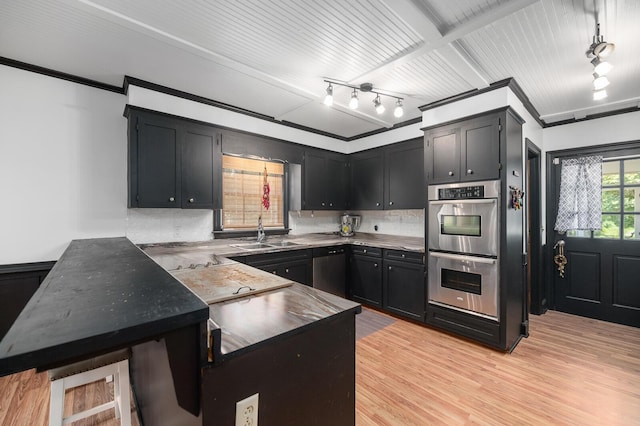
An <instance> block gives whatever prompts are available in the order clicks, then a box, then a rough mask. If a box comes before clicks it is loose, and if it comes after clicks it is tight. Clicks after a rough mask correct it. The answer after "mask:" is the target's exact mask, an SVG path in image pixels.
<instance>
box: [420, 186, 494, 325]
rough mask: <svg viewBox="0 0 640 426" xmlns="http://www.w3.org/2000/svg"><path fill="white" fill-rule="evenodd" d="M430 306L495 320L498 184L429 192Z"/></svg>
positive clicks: (431, 187) (443, 188)
mask: <svg viewBox="0 0 640 426" xmlns="http://www.w3.org/2000/svg"><path fill="white" fill-rule="evenodd" d="M427 195H428V200H429V206H428V248H429V262H428V268H429V269H428V270H429V303H431V304H435V305H440V306H445V307H449V308H453V309H457V310H462V311H464V312H467V313H471V314H474V315H478V316H481V317H485V318H489V319H492V320H495V321H497V320H498V317H499V303H498V294H499V292H498V286H499V279H498V271H499V261H500V260H499V258H498V254H499V246H500V226H499V224H500V222H499V219H500V218H499V212H500V206H499V203H500V181H499V180H495V181H483V182H468V183H454V184H446V185H430V186H429V187H428V189H427Z"/></svg>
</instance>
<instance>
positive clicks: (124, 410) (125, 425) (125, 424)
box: [118, 360, 131, 426]
mask: <svg viewBox="0 0 640 426" xmlns="http://www.w3.org/2000/svg"><path fill="white" fill-rule="evenodd" d="M118 364H119V365H118V387H119V390H120V391H119V394H120V403H119V404H118V405H119V406H120V415H121V416H122V417H121V418H120V424H121V425H122V426H131V399H130V397H129V361H128V360H124V361H122V362H120V363H118Z"/></svg>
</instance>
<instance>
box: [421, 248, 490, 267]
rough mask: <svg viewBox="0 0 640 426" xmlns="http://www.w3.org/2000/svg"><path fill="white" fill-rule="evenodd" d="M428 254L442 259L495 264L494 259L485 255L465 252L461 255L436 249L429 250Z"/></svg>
mask: <svg viewBox="0 0 640 426" xmlns="http://www.w3.org/2000/svg"><path fill="white" fill-rule="evenodd" d="M429 256H433V257H441V258H443V259H451V260H465V261H467V262H477V263H486V264H488V265H495V264H496V259H491V258H487V257H477V256H468V255H466V254H465V255H462V254H451V253H440V252H437V251H430V252H429Z"/></svg>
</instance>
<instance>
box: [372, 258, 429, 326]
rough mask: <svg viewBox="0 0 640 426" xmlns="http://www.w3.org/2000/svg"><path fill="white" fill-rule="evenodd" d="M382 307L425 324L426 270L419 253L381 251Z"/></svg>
mask: <svg viewBox="0 0 640 426" xmlns="http://www.w3.org/2000/svg"><path fill="white" fill-rule="evenodd" d="M382 265H383V268H382V270H383V276H382V295H383V300H382V301H383V303H382V307H383V308H384V309H385V310H387V311H389V312H393V313H395V314H398V315H402V316H405V317H408V318H412V319H415V320H418V321H424V318H425V309H426V294H425V286H426V282H425V269H424V256H423V254H422V253H415V252H405V251H397V250H384V260H383V263H382Z"/></svg>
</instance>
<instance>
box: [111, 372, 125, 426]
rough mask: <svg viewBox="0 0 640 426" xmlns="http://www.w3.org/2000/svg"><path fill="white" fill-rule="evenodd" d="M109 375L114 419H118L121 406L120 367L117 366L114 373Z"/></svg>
mask: <svg viewBox="0 0 640 426" xmlns="http://www.w3.org/2000/svg"><path fill="white" fill-rule="evenodd" d="M111 377H112V378H113V400H114V402H115V404H114V407H113V408H114V409H115V410H116V419H119V418H120V413H121V412H122V407H121V406H120V368H119V367H118V371H117V372H116V374H114V375H113V376H111Z"/></svg>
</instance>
